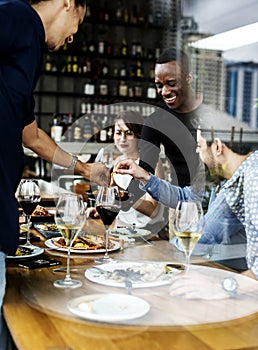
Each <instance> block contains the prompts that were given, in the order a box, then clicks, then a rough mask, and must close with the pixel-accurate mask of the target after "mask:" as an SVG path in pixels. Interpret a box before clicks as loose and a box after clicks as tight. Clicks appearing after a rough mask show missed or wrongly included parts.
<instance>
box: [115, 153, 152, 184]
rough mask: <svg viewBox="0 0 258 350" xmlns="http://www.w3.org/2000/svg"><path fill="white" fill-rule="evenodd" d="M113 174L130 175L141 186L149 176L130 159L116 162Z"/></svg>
mask: <svg viewBox="0 0 258 350" xmlns="http://www.w3.org/2000/svg"><path fill="white" fill-rule="evenodd" d="M114 172H115V173H117V174H128V175H131V176H133V177H134V178H135V179H136V180H139V181H141V182H142V183H143V184H145V183H147V182H148V181H149V179H150V174H149V173H148V172H147V171H146V170H144V169H143V168H142V167H140V166H139V165H138V164H136V163H135V162H134V161H133V160H132V159H126V160H122V161H120V162H118V163H117V164H116V165H115V167H114Z"/></svg>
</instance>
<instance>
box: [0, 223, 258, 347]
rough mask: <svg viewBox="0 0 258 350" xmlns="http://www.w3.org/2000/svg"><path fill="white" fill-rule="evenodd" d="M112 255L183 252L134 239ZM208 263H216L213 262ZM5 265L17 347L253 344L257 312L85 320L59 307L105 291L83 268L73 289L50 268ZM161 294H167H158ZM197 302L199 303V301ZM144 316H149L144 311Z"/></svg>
mask: <svg viewBox="0 0 258 350" xmlns="http://www.w3.org/2000/svg"><path fill="white" fill-rule="evenodd" d="M90 227H91V228H92V227H93V231H95V230H96V229H97V230H101V228H100V226H99V225H97V226H96V224H95V223H94V224H93V223H91V224H90ZM41 244H43V241H42V242H41ZM49 254H52V256H55V257H57V255H56V254H58V253H56V252H54V251H50V252H49ZM53 254H54V255H53ZM112 256H114V257H115V258H116V259H117V260H119V261H139V260H141V261H150V260H151V261H173V262H174V261H177V262H182V261H184V257H183V255H182V254H181V253H180V252H178V251H176V250H175V249H174V248H173V247H172V246H171V245H170V244H169V243H168V242H166V241H155V242H154V244H153V245H147V244H145V243H144V242H142V243H137V244H136V245H134V246H130V247H125V248H124V250H120V251H118V252H115V253H112ZM58 258H59V259H61V260H62V262H63V263H64V264H65V255H61V256H60V255H58ZM92 260H93V258H92V256H91V257H89V256H88V255H87V257H86V256H85V255H83V256H82V255H79V254H77V255H75V256H74V257H73V259H72V264H73V265H76V266H77V267H84V268H85V269H86V268H87V267H89V266H91V265H92V263H93V262H92ZM193 261H194V262H196V263H202V264H204V265H205V264H206V265H207V264H209V263H206V262H205V261H204V260H203V259H202V258H198V257H197V258H194V259H193ZM210 264H211V265H212V266H214V267H218V266H217V265H216V264H214V263H210ZM7 270H8V273H7V292H6V297H5V302H4V306H3V311H4V316H5V319H6V322H7V324H8V327H9V329H10V331H11V334H12V336H13V339H14V341H15V344H16V346H17V348H18V349H19V350H31V349H37V350H41V349H42V350H43V349H44V350H47V349H48V350H50V349H52V350H54V349H56V350H57V349H59V350H61V349H63V350H64V349H73V350H87V349H89V350H94V349H98V350H111V349H112V350H113V349H114V350H124V349H126V350H127V349H134V350H138V349H141V350H142V349H144V350H145V349H146V350H147V349H153V350H164V349H169V350H170V349H179V350H184V349H185V350H188V349H198V350H199V349H202V350H205V349H214V350H215V349H216V350H219V349H246V350H247V349H248V350H251V349H252V350H254V349H258V336H257V334H258V333H257V332H258V314H257V313H251V314H250V315H248V316H246V317H241V318H237V319H232V320H230V321H225V322H215V323H214V322H212V323H208V324H203V323H202V324H194V325H192V324H191V322H190V323H189V324H184V325H180V324H175V325H173V324H172V322H171V324H170V325H169V324H168V325H163V326H161V325H156V326H155V325H151V324H148V322H146V323H145V322H144V321H143V322H142V323H141V322H139V324H136V325H135V324H130V323H128V324H126V325H124V324H123V325H121V324H120V325H119V324H108V323H97V322H91V321H86V320H82V319H80V318H77V317H76V316H73V315H72V314H71V313H69V311H67V310H66V305H64V306H63V310H61V307H60V305H61V306H62V303H63V301H66V300H69V298H71V297H76V296H79V295H80V293H81V294H91V293H96V292H107V291H108V287H105V286H101V285H98V284H94V283H92V282H90V281H87V280H86V279H85V277H84V275H83V273H84V271H83V270H78V271H77V272H74V273H73V276H74V277H75V276H76V277H77V278H79V279H80V280H83V287H82V288H79V289H76V290H73V291H72V290H70V291H68V290H61V289H57V288H55V287H54V286H53V284H52V282H53V280H55V279H57V278H59V277H61V276H62V277H63V276H64V274H60V273H53V268H43V269H37V270H32V271H26V270H23V269H20V268H18V267H17V266H15V264H10V265H9V267H8V269H7ZM214 271H217V269H216V270H214ZM225 273H226V272H225ZM162 288H165V287H161V290H162ZM111 290H112V291H113V290H116V291H117V290H118V288H116V289H112V288H111ZM144 290H145V291H142V290H133V294H134V295H136V296H145V297H146V298H147V299H148V300H150V301H151V302H152V301H153V298H155V294H156V293H157V292H156V291H157V290H159V287H158V289H157V288H156V289H155V293H153V288H150V289H149V290H148V291H147V290H146V288H144ZM119 292H121V291H119ZM148 293H149V295H148ZM152 294H153V295H152ZM161 295H162V293H161V294H160V296H161ZM163 296H164V298H167V296H165V294H164V293H163ZM159 300H160V301H159ZM167 300H168V302H167V304H165V309H166V306H167V312H168V313H170V314H171V315H173V304H172V303H171V305H170V302H169V300H170V299H167ZM161 301H162V300H161V299H160V298H159V299H157V298H156V302H157V305H154V304H152V307H153V309H154V310H155V307H156V308H157V307H158V305H159V304H160V305H162V303H160V302H161ZM163 302H164V300H163ZM173 302H174V310H175V312H176V308H177V309H178V308H180V305H182V310H183V309H184V306H183V305H184V301H183V300H181V299H180V298H178V299H176V300H174V301H173ZM199 303H200V307H201V306H202V301H199ZM189 305H190V304H189ZM163 307H164V306H163ZM165 311H166V310H163V311H162V312H165ZM177 312H178V311H177ZM149 319H151V317H150V316H149ZM146 320H148V316H147V317H146Z"/></svg>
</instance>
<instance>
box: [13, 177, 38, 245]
mask: <svg viewBox="0 0 258 350" xmlns="http://www.w3.org/2000/svg"><path fill="white" fill-rule="evenodd" d="M17 199H18V201H19V203H20V206H21V207H22V209H23V211H24V213H25V215H26V218H27V241H26V244H25V245H26V246H32V244H31V243H30V226H31V214H32V213H33V212H34V210H35V209H36V207H37V205H38V203H39V202H40V187H39V184H38V181H37V180H34V179H22V180H21V181H20V184H19V186H18V190H17Z"/></svg>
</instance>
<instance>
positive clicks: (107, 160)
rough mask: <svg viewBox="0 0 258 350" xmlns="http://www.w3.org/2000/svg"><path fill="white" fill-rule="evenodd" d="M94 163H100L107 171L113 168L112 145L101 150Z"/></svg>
mask: <svg viewBox="0 0 258 350" xmlns="http://www.w3.org/2000/svg"><path fill="white" fill-rule="evenodd" d="M94 162H95V163H97V162H101V163H103V164H105V166H106V167H107V168H108V170H111V169H112V168H113V167H114V145H113V144H112V145H108V146H106V147H105V148H101V149H100V150H99V152H98V154H97V156H96V158H95V161H94Z"/></svg>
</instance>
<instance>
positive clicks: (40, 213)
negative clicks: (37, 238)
mask: <svg viewBox="0 0 258 350" xmlns="http://www.w3.org/2000/svg"><path fill="white" fill-rule="evenodd" d="M31 221H32V222H42V221H45V222H46V221H47V222H53V221H54V211H53V210H50V209H47V208H45V207H42V206H41V205H38V206H37V207H36V209H35V210H34V212H33V213H32V214H31Z"/></svg>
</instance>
